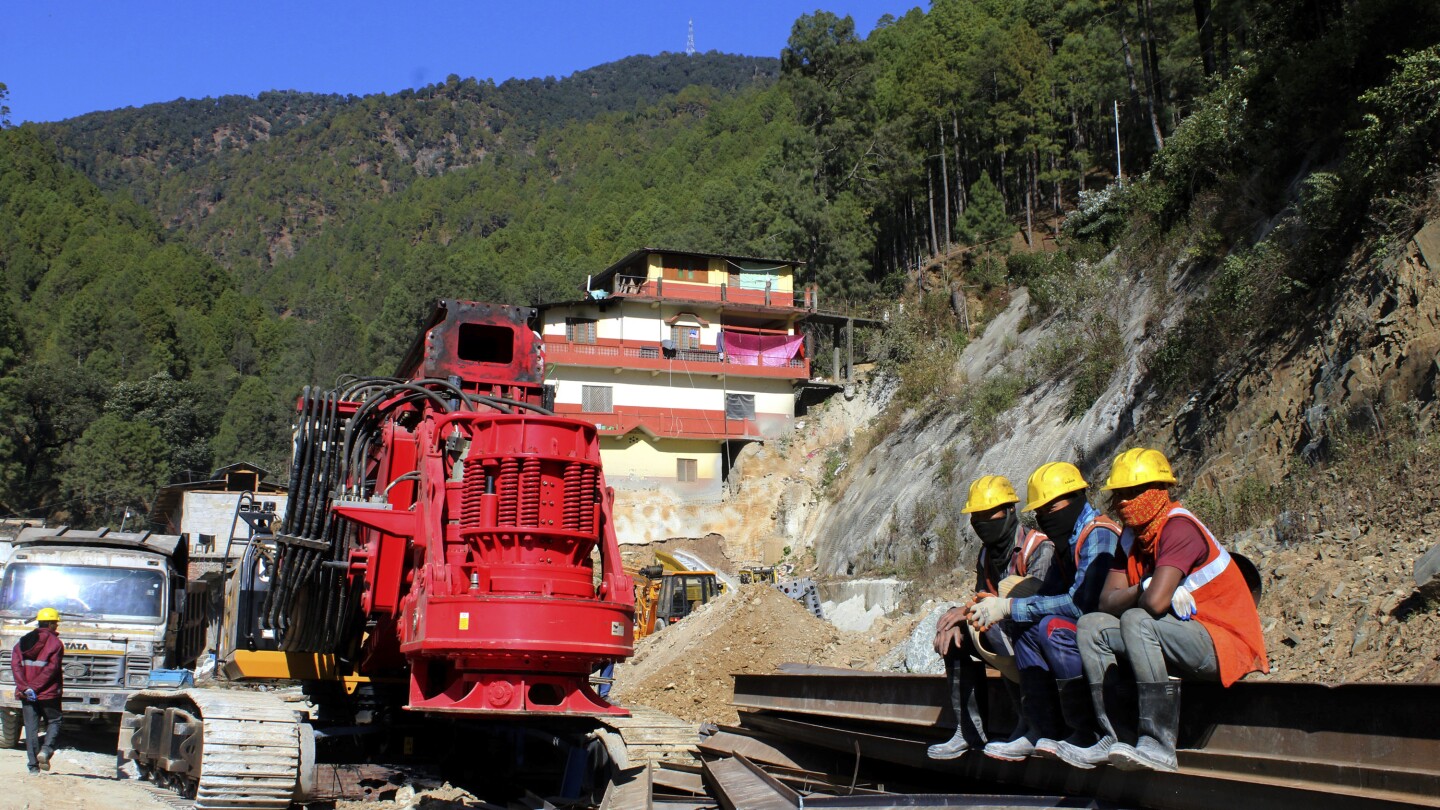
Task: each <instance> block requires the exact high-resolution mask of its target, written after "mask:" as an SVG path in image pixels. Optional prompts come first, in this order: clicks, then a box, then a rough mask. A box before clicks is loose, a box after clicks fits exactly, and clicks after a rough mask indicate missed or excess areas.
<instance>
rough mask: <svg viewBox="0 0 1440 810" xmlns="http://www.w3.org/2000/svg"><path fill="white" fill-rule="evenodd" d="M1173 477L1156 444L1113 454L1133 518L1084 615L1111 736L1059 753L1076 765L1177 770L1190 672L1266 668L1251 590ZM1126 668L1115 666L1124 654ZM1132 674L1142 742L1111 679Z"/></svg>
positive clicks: (1231, 677) (1214, 674)
mask: <svg viewBox="0 0 1440 810" xmlns="http://www.w3.org/2000/svg"><path fill="white" fill-rule="evenodd" d="M1174 483H1175V474H1174V472H1172V471H1171V469H1170V461H1169V460H1168V459H1166V458H1165V455H1164V454H1163V453H1161V452H1160V451H1159V450H1149V449H1146V448H1135V449H1133V450H1127V451H1125V452H1124V453H1121V454H1120V455H1118V456H1116V457H1115V462H1114V464H1112V465H1111V467H1110V478H1109V480H1107V481H1106V482H1105V489H1107V490H1109V491H1110V492H1112V493H1113V495H1112V499H1113V500H1112V503H1113V504H1114V509H1115V511H1117V512H1118V513H1119V514H1120V517H1121V519H1122V520H1123V521H1124V522H1125V531H1124V534H1123V535H1122V536H1121V538H1120V548H1121V550H1120V553H1119V554H1117V555H1116V557H1115V561H1114V563H1113V565H1112V568H1111V571H1110V573H1109V576H1108V578H1107V580H1106V582H1105V590H1104V591H1103V592H1102V593H1101V595H1100V612H1098V613H1093V614H1090V615H1087V616H1085V617H1084V618H1083V619H1081V620H1080V654H1081V657H1082V659H1083V660H1084V663H1085V674H1086V677H1087V678H1088V679H1089V681H1090V683H1091V684H1092V695H1093V696H1094V705H1095V712H1096V716H1097V718H1098V720H1099V723H1100V725H1101V727H1102V728H1103V730H1104V734H1103V735H1102V737H1101V738H1100V740H1099V741H1098V742H1096V743H1095V744H1094V745H1091V746H1088V747H1085V748H1069V749H1066V750H1063V751H1062V752H1061V758H1062V759H1065V760H1066V761H1067V762H1071V764H1075V765H1078V766H1079V767H1092V766H1093V765H1095V764H1098V763H1100V762H1106V761H1108V762H1109V763H1110V764H1112V765H1114V766H1116V767H1118V768H1122V769H1126V770H1140V769H1149V770H1157V771H1174V770H1176V767H1177V763H1176V759H1175V737H1176V731H1177V729H1178V728H1179V725H1180V683H1179V682H1177V681H1172V680H1170V675H1171V673H1174V674H1176V675H1179V676H1180V677H1181V678H1182V679H1191V680H1201V681H1219V682H1220V683H1221V684H1222V685H1224V686H1229V685H1231V684H1233V683H1235V682H1236V681H1237V680H1239V679H1240V678H1242V677H1244V676H1245V675H1246V674H1248V673H1251V672H1269V671H1270V661H1269V659H1268V658H1267V657H1266V655H1265V634H1264V633H1263V632H1262V630H1261V628H1260V614H1259V613H1258V612H1257V611H1256V609H1255V601H1254V598H1253V597H1252V596H1251V593H1250V587H1249V585H1247V584H1246V582H1245V576H1244V574H1243V573H1242V572H1241V570H1240V567H1239V566H1238V565H1237V564H1236V562H1235V560H1234V559H1232V558H1231V556H1230V554H1229V552H1227V551H1226V550H1225V547H1224V546H1222V545H1220V543H1219V542H1218V541H1217V540H1216V539H1215V535H1213V534H1211V533H1210V530H1209V529H1208V528H1206V527H1205V524H1203V523H1201V522H1200V519H1199V518H1197V517H1195V515H1193V514H1191V513H1190V511H1189V510H1187V509H1185V508H1184V507H1183V506H1181V505H1180V504H1178V503H1176V502H1175V501H1173V500H1171V498H1170V488H1169V487H1170V485H1171V484H1174ZM1121 659H1123V660H1124V661H1125V663H1126V664H1127V665H1128V670H1129V671H1128V673H1117V670H1119V669H1120V666H1119V661H1120V660H1121ZM1117 675H1118V676H1119V677H1124V676H1125V675H1131V676H1133V677H1134V680H1135V685H1136V693H1137V695H1138V700H1139V709H1140V714H1139V723H1138V729H1137V731H1138V737H1137V739H1136V743H1135V744H1134V745H1133V746H1132V745H1130V744H1128V743H1126V742H1124V741H1122V740H1119V739H1118V737H1119V735H1118V734H1117V733H1116V731H1115V727H1114V725H1113V723H1111V721H1110V719H1109V717H1110V709H1112V708H1114V706H1113V705H1110V706H1107V704H1106V694H1105V689H1104V684H1105V681H1106V679H1107V678H1110V679H1112V680H1113V679H1115V678H1116V677H1117Z"/></svg>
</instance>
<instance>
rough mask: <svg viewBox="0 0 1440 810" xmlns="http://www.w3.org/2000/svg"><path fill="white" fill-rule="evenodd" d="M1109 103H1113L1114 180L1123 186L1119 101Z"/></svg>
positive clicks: (1123, 168)
mask: <svg viewBox="0 0 1440 810" xmlns="http://www.w3.org/2000/svg"><path fill="white" fill-rule="evenodd" d="M1111 103H1113V104H1114V105H1115V180H1116V182H1118V183H1119V184H1120V185H1122V186H1123V185H1125V167H1124V166H1122V165H1121V164H1120V101H1119V100H1118V99H1117V100H1115V101H1113V102H1111Z"/></svg>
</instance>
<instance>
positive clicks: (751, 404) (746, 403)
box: [725, 394, 755, 421]
mask: <svg viewBox="0 0 1440 810" xmlns="http://www.w3.org/2000/svg"><path fill="white" fill-rule="evenodd" d="M725 418H726V419H748V420H750V421H754V420H755V395H754V394H726V395H725Z"/></svg>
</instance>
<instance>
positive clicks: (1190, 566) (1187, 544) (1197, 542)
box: [1110, 517, 1210, 577]
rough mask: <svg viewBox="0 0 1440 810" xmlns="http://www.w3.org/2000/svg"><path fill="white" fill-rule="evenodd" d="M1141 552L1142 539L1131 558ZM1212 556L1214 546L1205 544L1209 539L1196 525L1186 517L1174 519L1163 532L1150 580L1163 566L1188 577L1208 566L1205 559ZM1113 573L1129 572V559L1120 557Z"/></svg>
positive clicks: (1116, 561) (1138, 540)
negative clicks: (1177, 570)
mask: <svg viewBox="0 0 1440 810" xmlns="http://www.w3.org/2000/svg"><path fill="white" fill-rule="evenodd" d="M1139 551H1140V538H1138V537H1137V538H1135V544H1134V545H1133V546H1131V547H1130V556H1132V557H1133V556H1135V555H1136V554H1138V553H1139ZM1208 556H1210V544H1209V543H1207V542H1205V535H1204V534H1202V533H1201V532H1200V527H1198V526H1196V525H1195V522H1194V521H1192V520H1189V519H1187V518H1183V517H1172V518H1170V519H1169V520H1167V521H1165V528H1163V529H1161V530H1160V542H1159V543H1157V544H1156V549H1155V563H1154V565H1152V566H1150V567H1149V569H1148V570H1146V571H1145V575H1146V576H1152V575H1154V573H1155V569H1156V568H1159V567H1160V566H1162V565H1168V566H1170V567H1171V568H1178V569H1180V576H1181V577H1188V576H1190V574H1191V573H1193V572H1194V571H1195V569H1197V568H1199V567H1200V566H1202V565H1204V564H1205V558H1206V557H1208ZM1110 570H1111V571H1120V572H1122V573H1123V572H1124V571H1125V570H1126V556H1125V555H1123V554H1116V555H1115V556H1114V557H1113V558H1112V561H1111V563H1110Z"/></svg>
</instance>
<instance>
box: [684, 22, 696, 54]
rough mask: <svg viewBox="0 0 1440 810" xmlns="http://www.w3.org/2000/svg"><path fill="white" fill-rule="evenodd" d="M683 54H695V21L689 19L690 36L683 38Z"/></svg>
mask: <svg viewBox="0 0 1440 810" xmlns="http://www.w3.org/2000/svg"><path fill="white" fill-rule="evenodd" d="M685 55H686V56H694V55H695V21H694V20H691V21H690V36H688V37H686V38H685Z"/></svg>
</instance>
